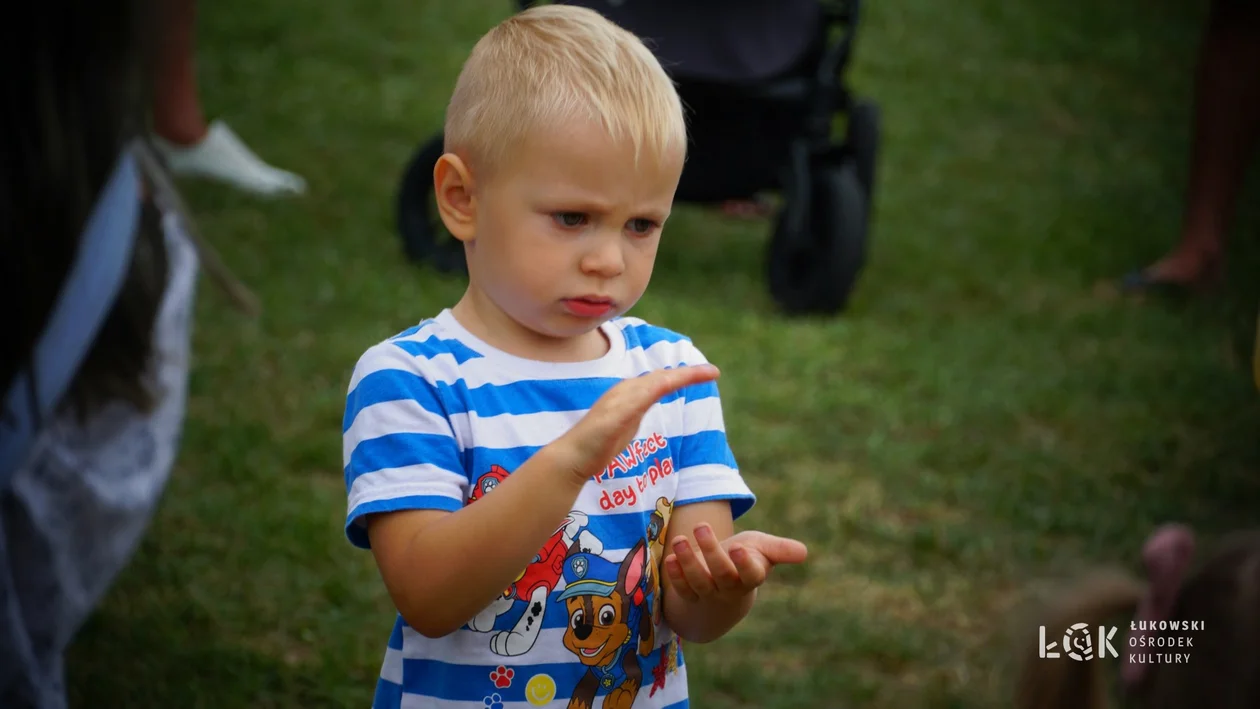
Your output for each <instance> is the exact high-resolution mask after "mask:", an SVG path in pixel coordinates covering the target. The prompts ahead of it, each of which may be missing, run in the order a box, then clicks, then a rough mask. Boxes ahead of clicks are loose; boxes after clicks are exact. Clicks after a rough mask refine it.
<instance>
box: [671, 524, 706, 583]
mask: <svg viewBox="0 0 1260 709" xmlns="http://www.w3.org/2000/svg"><path fill="white" fill-rule="evenodd" d="M674 555H675V556H677V557H678V565H679V566H680V567H682V572H683V576H684V577H685V578H686V579H687V585H689V586H691V588H692V589H693V590H694V591H695V592H696V593H697V594H699V595H701V596H707V595H709V594H711V593H713V588H714V586H713V577H711V576H709V569H708V568H707V567H705V565H704V560H703V559H701V558H700V555H699V554H696V552H695V549H693V548H692V546H691V542H689V541H687V538H686V537H684V536H679V537H678V538H677V539H675V540H674Z"/></svg>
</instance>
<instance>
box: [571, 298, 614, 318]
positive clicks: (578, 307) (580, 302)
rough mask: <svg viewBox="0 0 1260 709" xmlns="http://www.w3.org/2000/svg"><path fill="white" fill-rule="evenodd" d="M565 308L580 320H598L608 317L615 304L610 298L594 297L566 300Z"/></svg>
mask: <svg viewBox="0 0 1260 709" xmlns="http://www.w3.org/2000/svg"><path fill="white" fill-rule="evenodd" d="M564 308H565V310H568V311H569V313H570V314H572V315H576V316H578V317H579V318H598V317H602V316H604V315H607V314H608V312H609V311H611V310H612V309H613V302H612V300H610V299H608V298H598V297H593V296H587V297H582V298H565V300H564Z"/></svg>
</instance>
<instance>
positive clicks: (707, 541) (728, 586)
mask: <svg viewBox="0 0 1260 709" xmlns="http://www.w3.org/2000/svg"><path fill="white" fill-rule="evenodd" d="M692 534H694V535H695V537H696V543H697V544H698V545H699V546H700V551H701V552H702V553H703V554H704V562H705V565H706V566H708V567H709V576H710V577H711V578H712V579H713V585H714V586H715V587H716V588H717V589H718V590H719V591H733V590H735V589H738V588H740V586H742V585H743V582H742V581H741V580H740V576H739V569H737V568H735V562H733V561H731V557H730V556H728V555H727V553H726V550H725V549H723V548H722V543H721V542H719V541H718V539H717V535H715V534H714V533H713V528H712V527H710V526H709V525H707V524H701V525H698V526H697V527H696V529H695V531H694V532H692Z"/></svg>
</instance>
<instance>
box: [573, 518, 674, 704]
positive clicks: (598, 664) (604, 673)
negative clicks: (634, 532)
mask: <svg viewBox="0 0 1260 709" xmlns="http://www.w3.org/2000/svg"><path fill="white" fill-rule="evenodd" d="M647 568H648V549H647V543H646V542H645V541H644V540H643V539H640V540H639V541H638V542H637V543H636V544H635V545H634V547H633V548H632V549H630V551H629V552H628V553H627V554H626V556H625V558H624V559H623V560H622V561H621V563H620V564H616V563H613V562H611V561H608V560H607V559H605V558H603V557H601V556H599V555H597V554H590V553H587V552H584V551H582V550H581V548H580V546H579V545H578V544H576V543H575V544H574V545H572V546H571V547H570V548H569V554H568V556H566V557H565V560H564V581H565V587H564V590H563V591H561V592H560V595H559V596H558V597H557V599H556V600H558V601H563V602H564V605H565V610H566V611H567V612H568V615H569V623H568V625H567V626H565V630H564V640H563V642H564V646H565V647H566V648H568V650H569V651H570V652H572V653H573V654H574V655H577V656H578V658H579V659H580V660H581V661H582V664H584V665H586V667H587V670H586V674H584V675H582V679H581V680H579V681H578V685H577V687H575V688H574V690H573V695H572V698H571V699H570V700H569V709H590V707H591V706H593V704H594V702H595V697H596V696H597V695H599V694H602V693H605V692H606V693H607V696H606V697H605V698H604V704H603V706H604V707H605V708H606V709H630V707H631V705H633V704H634V700H635V697H637V696H638V695H639V688H640V687H641V686H642V685H643V668H642V667H641V666H640V665H639V656H647V655H648V654H650V652H651V650H652V645H653V627H652V620H651V616H650V614H649V613H648V612H647V588H646V586H647ZM636 628H637V630H638V633H637V634H638V635H639V638H638V640H639V642H638V647H637V648H635V643H634V640H635V635H636V633H635V630H636ZM636 650H637V653H636Z"/></svg>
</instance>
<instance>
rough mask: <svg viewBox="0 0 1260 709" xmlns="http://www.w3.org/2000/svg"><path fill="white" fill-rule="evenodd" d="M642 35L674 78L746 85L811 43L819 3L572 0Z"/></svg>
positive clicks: (773, 72)
mask: <svg viewBox="0 0 1260 709" xmlns="http://www.w3.org/2000/svg"><path fill="white" fill-rule="evenodd" d="M568 4H571V5H581V6H582V7H589V8H591V9H593V10H596V11H598V12H599V13H600V14H602V15H604V17H607V18H608V19H609V20H611V21H613V22H615V23H617V24H618V25H620V26H622V27H624V28H626V29H627V30H629V31H631V32H633V33H635V34H636V35H638V36H639V37H642V38H643V39H644V41H645V42H646V43H647V44H648V46H649V47H651V49H652V50H653V52H654V53H655V54H656V56H657V58H658V59H659V60H660V61H661V63H662V64H663V65H664V66H665V68H666V70H668V71H669V72H670V74H672V75H673V76H674V77H675V78H676V79H691V80H698V81H711V82H718V83H729V84H752V83H757V82H760V81H764V80H766V79H770V78H775V77H778V76H782V75H783V74H785V73H787V72H788V71H789V70H790V69H792V68H793V67H795V66H796V65H797V64H798V63H799V62H800V61H801V60H802V58H803V57H804V56H805V54H806V53H807V52H808V51H809V50H810V49H811V48H812V47H813V46H814V43H815V41H816V40H817V39H818V37H819V33H820V32H821V29H822V25H823V13H822V6H821V5H820V4H819V3H818V2H817V0H722V1H721V2H717V1H716V0H578V1H576V2H569V3H568Z"/></svg>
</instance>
